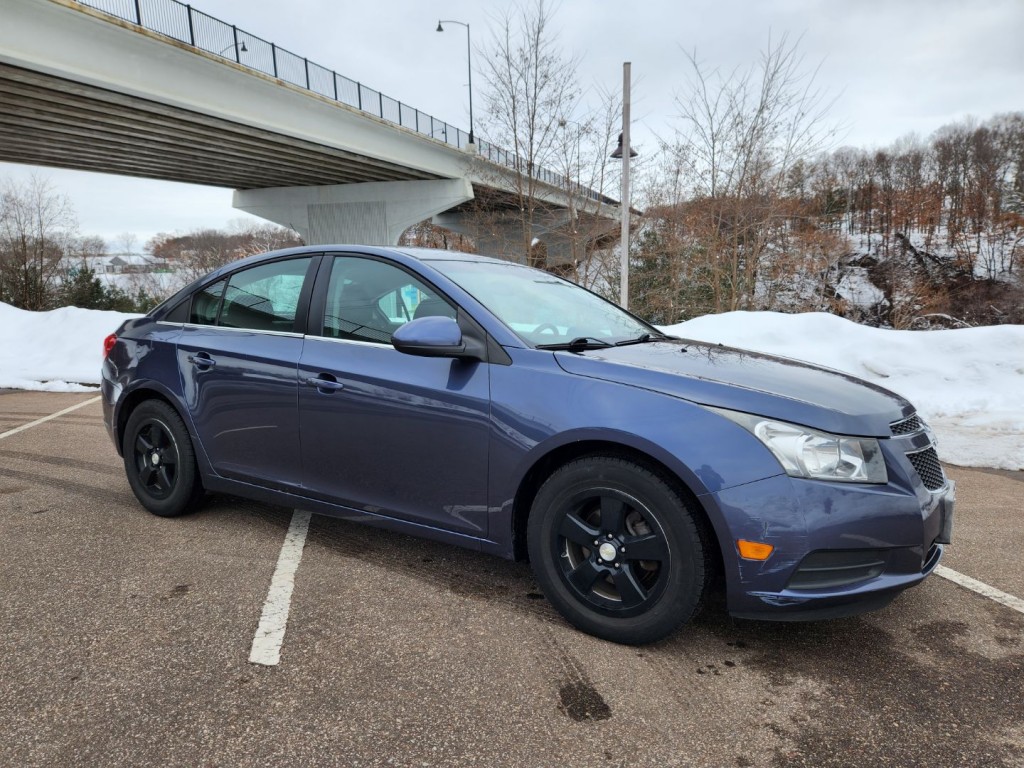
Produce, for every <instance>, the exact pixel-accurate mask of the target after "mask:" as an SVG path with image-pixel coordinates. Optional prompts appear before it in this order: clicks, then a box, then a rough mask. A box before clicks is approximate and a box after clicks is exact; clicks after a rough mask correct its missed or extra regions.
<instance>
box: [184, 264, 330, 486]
mask: <svg viewBox="0 0 1024 768" xmlns="http://www.w3.org/2000/svg"><path fill="white" fill-rule="evenodd" d="M318 262H319V257H314V256H304V257H301V258H291V259H281V260H277V261H271V262H268V263H264V264H259V265H256V266H252V267H248V268H246V269H242V270H239V271H237V272H234V273H232V274H231V275H230V276H228V277H226V278H224V279H223V280H220V281H218V282H217V283H214V284H213V285H210V286H207V287H206V288H204V289H203V290H201V291H198V292H197V293H196V294H195V295H194V296H193V298H192V307H191V311H190V317H189V322H188V323H186V324H185V327H184V329H183V332H182V334H181V336H180V337H179V340H178V350H177V355H178V368H179V370H180V371H181V379H182V390H183V392H184V395H185V402H186V404H187V406H188V409H189V414H190V415H191V417H192V422H193V424H194V426H195V430H196V434H197V435H198V436H199V441H200V443H201V444H202V446H203V449H204V450H205V451H206V454H207V456H208V457H209V459H210V462H211V463H212V465H213V469H214V471H216V472H217V473H218V474H219V475H222V476H224V477H228V478H232V479H235V480H243V481H246V482H253V483H257V484H259V485H265V486H268V487H273V488H279V489H285V490H289V489H290V490H297V489H298V488H299V486H300V485H301V482H302V478H301V470H302V462H301V457H300V454H299V430H298V423H297V418H298V408H297V404H296V400H297V396H298V393H297V389H298V385H297V379H296V370H297V366H298V362H299V355H300V353H301V351H302V340H303V334H302V331H303V330H304V322H303V323H302V325H301V326H296V318H304V315H305V312H304V309H305V306H306V305H307V304H308V299H307V298H306V296H308V289H307V290H306V291H305V293H304V286H305V284H306V279H307V274H309V275H312V274H314V273H315V267H316V265H317V263H318ZM310 280H312V278H310ZM300 306H301V307H302V308H303V311H302V312H300V311H299V309H300ZM300 322H301V320H300Z"/></svg>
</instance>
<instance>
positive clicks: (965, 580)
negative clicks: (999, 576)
mask: <svg viewBox="0 0 1024 768" xmlns="http://www.w3.org/2000/svg"><path fill="white" fill-rule="evenodd" d="M935 575H936V576H941V577H942V578H944V579H949V580H950V581H952V582H953V583H954V584H959V585H960V586H961V587H964V588H965V589H969V590H971V591H972V592H977V593H978V594H979V595H982V596H984V597H987V598H988V599H989V600H995V601H996V602H997V603H1002V604H1003V605H1005V606H1006V607H1007V608H1012V609H1013V610H1015V611H1017V613H1024V600H1021V599H1020V598H1019V597H1014V596H1013V595H1009V594H1007V593H1006V592H1003V591H1002V590H998V589H996V588H995V587H990V586H989V585H988V584H986V583H985V582H983V581H978V580H977V579H972V578H971V577H970V576H964V575H963V574H962V573H960V572H959V571H954V570H953V569H952V568H947V567H946V566H944V565H940V566H938V567H936V569H935Z"/></svg>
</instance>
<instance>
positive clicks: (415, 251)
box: [389, 246, 516, 264]
mask: <svg viewBox="0 0 1024 768" xmlns="http://www.w3.org/2000/svg"><path fill="white" fill-rule="evenodd" d="M389 250H394V251H398V252H399V253H404V254H405V255H406V256H411V257H412V258H414V259H418V260H420V261H482V262H491V263H494V264H515V263H516V262H513V261H509V260H508V259H498V258H495V257H493V256H483V255H481V254H479V253H465V252H463V251H444V250H441V249H440V248H417V247H413V246H393V247H391V248H390V249H389Z"/></svg>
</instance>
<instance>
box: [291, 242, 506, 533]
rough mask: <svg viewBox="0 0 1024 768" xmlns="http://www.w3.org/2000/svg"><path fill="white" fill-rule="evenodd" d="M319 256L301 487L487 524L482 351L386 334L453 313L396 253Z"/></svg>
mask: <svg viewBox="0 0 1024 768" xmlns="http://www.w3.org/2000/svg"><path fill="white" fill-rule="evenodd" d="M324 258H325V259H330V260H331V263H330V264H327V263H325V264H324V268H321V270H320V276H319V277H318V286H317V291H316V293H317V298H316V299H315V300H314V302H313V307H314V309H313V310H311V312H310V328H309V335H308V336H307V338H306V343H305V346H304V348H303V351H302V358H301V360H300V362H299V382H300V384H299V423H300V429H301V433H302V434H301V444H302V464H303V482H304V484H305V485H306V494H307V495H311V496H314V497H317V498H321V499H325V500H329V501H333V502H337V503H341V504H343V505H345V506H349V507H352V508H355V509H363V510H366V511H368V512H373V513H375V514H384V515H387V516H390V517H396V518H400V519H404V520H409V521H414V522H417V523H422V524H425V525H429V526H433V527H438V528H443V529H446V530H452V531H458V532H460V533H466V534H469V535H473V536H484V535H486V533H487V452H488V434H489V432H488V429H489V426H488V424H489V415H490V396H489V383H488V382H489V370H488V365H487V363H484V362H479V361H468V360H453V359H447V358H427V357H413V356H411V355H406V354H403V353H401V352H398V351H397V350H396V349H395V348H394V347H392V346H391V343H390V338H391V334H392V333H393V332H394V331H395V330H396V329H397V328H398V327H400V326H401V325H403V324H404V323H406V322H408V321H409V320H411V319H415V318H417V317H424V316H427V315H448V316H450V317H454V316H455V314H456V309H455V307H454V306H453V305H452V303H451V302H450V301H448V300H447V299H446V298H445V297H444V296H442V295H441V294H440V293H439V292H438V291H437V290H436V289H434V288H433V287H432V286H430V285H428V284H427V283H426V282H425V281H424V280H422V279H420V278H418V277H417V276H416V275H414V274H412V273H411V272H410V271H408V270H406V269H405V268H403V267H400V266H399V265H397V264H395V263H392V262H389V261H386V260H383V259H379V258H375V257H372V258H371V257H363V256H353V255H336V256H333V257H332V256H325V257H324ZM328 267H329V269H328ZM314 313H315V314H314Z"/></svg>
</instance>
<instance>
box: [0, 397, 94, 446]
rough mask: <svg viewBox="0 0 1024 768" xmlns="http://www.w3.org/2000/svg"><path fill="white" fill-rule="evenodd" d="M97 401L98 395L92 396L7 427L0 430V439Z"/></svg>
mask: <svg viewBox="0 0 1024 768" xmlns="http://www.w3.org/2000/svg"><path fill="white" fill-rule="evenodd" d="M99 401H100V399H99V398H98V397H94V398H92V399H91V400H86V401H85V402H84V403H79V404H78V405H72V406H70V407H68V408H65V409H64V410H63V411H57V412H56V413H51V414H50V415H49V416H43V418H41V419H36V420H35V421H30V422H29V423H28V424H22V425H21V426H20V427H15V428H14V429H8V430H7V431H6V432H0V440H3V439H4V438H5V437H10V436H11V435H16V434H18V433H19V432H24V431H25V430H26V429H32V427H38V426H39V425H40V424H44V423H45V422H47V421H52V420H53V419H56V418H57V417H58V416H63V415H64V414H65V413H71V412H72V411H77V410H78V409H79V408H84V407H85V406H87V405H92V404H93V403H98V402H99Z"/></svg>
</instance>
